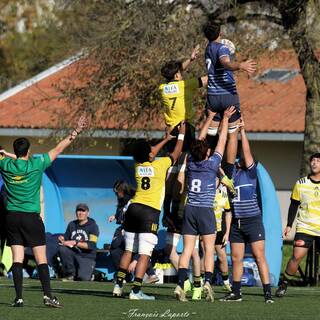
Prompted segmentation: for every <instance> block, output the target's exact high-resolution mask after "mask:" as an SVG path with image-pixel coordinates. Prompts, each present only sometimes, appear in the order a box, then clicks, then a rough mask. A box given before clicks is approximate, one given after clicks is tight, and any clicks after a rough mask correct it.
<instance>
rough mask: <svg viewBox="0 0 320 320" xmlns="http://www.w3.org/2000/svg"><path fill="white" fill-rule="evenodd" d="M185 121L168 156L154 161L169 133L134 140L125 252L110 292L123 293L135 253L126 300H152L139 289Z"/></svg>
mask: <svg viewBox="0 0 320 320" xmlns="http://www.w3.org/2000/svg"><path fill="white" fill-rule="evenodd" d="M184 135H185V124H184V123H181V124H180V128H179V136H178V139H177V144H176V147H175V149H174V151H173V152H172V153H171V154H170V156H168V157H161V158H159V159H156V160H155V157H156V155H157V154H158V152H159V150H160V149H161V148H162V147H163V146H164V145H165V144H166V143H167V142H168V141H169V140H170V139H171V138H172V136H170V134H167V135H166V138H165V139H164V140H162V141H161V142H160V143H158V144H157V145H156V146H154V147H151V146H150V145H149V143H148V142H147V141H141V142H137V143H136V145H135V146H134V150H133V158H134V160H135V162H136V163H135V177H136V183H137V190H136V193H135V195H134V197H133V198H132V200H131V203H130V205H129V207H128V209H127V211H126V218H125V222H124V230H125V234H124V237H125V252H124V253H123V255H122V257H121V261H120V266H119V270H118V273H117V281H116V284H115V286H114V289H113V295H114V296H117V297H121V296H123V280H124V279H125V277H126V273H127V270H128V267H129V265H130V262H131V258H132V253H133V252H134V253H138V254H139V260H138V263H137V266H136V269H135V279H134V282H133V287H132V291H131V292H130V295H129V299H131V300H154V299H155V298H154V297H153V296H148V295H146V294H144V293H143V292H142V291H141V285H142V279H143V276H144V274H145V272H146V269H147V266H148V262H149V259H150V256H151V254H152V251H153V249H154V247H155V245H156V244H157V242H158V238H157V231H158V225H159V216H160V211H161V207H162V202H163V198H164V194H165V180H166V175H167V170H168V169H169V167H170V166H171V165H173V164H174V163H175V162H176V160H177V159H178V157H179V155H180V153H181V150H182V145H183V140H184Z"/></svg>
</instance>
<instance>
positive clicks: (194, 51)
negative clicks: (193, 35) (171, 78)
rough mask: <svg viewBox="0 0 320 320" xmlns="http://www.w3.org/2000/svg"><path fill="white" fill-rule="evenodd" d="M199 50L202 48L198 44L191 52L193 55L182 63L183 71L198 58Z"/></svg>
mask: <svg viewBox="0 0 320 320" xmlns="http://www.w3.org/2000/svg"><path fill="white" fill-rule="evenodd" d="M199 50H200V46H199V45H198V44H197V45H196V46H195V47H194V48H193V49H192V52H191V57H190V58H188V59H187V60H185V61H184V62H183V63H182V71H185V70H187V69H188V67H189V65H190V64H191V62H192V61H194V60H195V59H197V56H198V54H199Z"/></svg>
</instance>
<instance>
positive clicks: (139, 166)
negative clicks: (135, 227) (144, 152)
mask: <svg viewBox="0 0 320 320" xmlns="http://www.w3.org/2000/svg"><path fill="white" fill-rule="evenodd" d="M171 165H172V161H171V158H169V157H162V158H158V159H156V160H154V161H152V162H144V163H136V164H135V177H136V183H137V190H136V194H135V196H134V197H133V199H132V200H131V203H140V204H144V205H146V206H149V207H152V208H154V209H156V210H161V207H162V203H163V200H164V195H165V183H166V176H167V170H168V169H169V168H170V167H171Z"/></svg>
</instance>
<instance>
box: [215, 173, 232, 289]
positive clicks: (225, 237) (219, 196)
mask: <svg viewBox="0 0 320 320" xmlns="http://www.w3.org/2000/svg"><path fill="white" fill-rule="evenodd" d="M213 210H214V215H215V217H216V225H217V235H216V241H215V251H216V253H217V257H218V260H219V269H220V272H221V274H222V281H223V286H224V288H225V290H226V291H228V292H231V286H230V281H229V270H228V260H227V253H226V245H227V243H228V241H229V234H230V225H231V219H232V214H231V208H230V203H229V198H228V191H227V187H226V186H225V185H223V183H221V180H220V179H219V178H218V177H217V191H216V196H215V199H214V206H213Z"/></svg>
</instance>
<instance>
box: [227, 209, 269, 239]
mask: <svg viewBox="0 0 320 320" xmlns="http://www.w3.org/2000/svg"><path fill="white" fill-rule="evenodd" d="M259 240H265V232H264V226H263V222H262V216H261V215H258V216H253V217H248V218H240V219H237V218H232V222H231V229H230V242H231V243H252V242H256V241H259Z"/></svg>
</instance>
